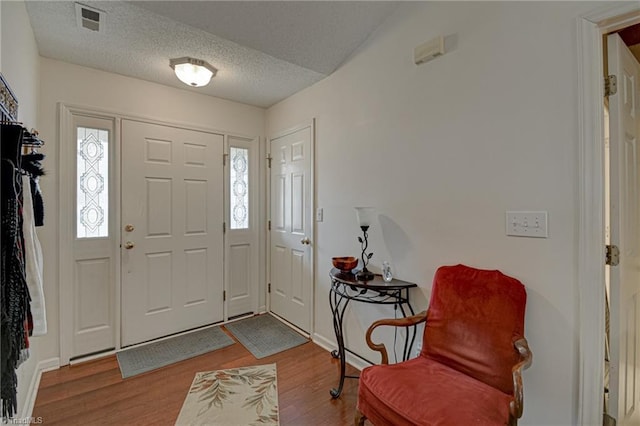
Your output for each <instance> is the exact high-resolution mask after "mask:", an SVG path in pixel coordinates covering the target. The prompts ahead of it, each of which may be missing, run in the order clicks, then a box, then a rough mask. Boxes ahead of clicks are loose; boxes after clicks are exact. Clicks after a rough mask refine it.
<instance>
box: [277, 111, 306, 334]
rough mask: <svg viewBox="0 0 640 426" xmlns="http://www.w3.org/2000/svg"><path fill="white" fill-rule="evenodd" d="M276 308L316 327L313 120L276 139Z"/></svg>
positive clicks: (292, 319) (302, 325)
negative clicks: (313, 316) (314, 299)
mask: <svg viewBox="0 0 640 426" xmlns="http://www.w3.org/2000/svg"><path fill="white" fill-rule="evenodd" d="M270 152H271V200H270V204H271V208H270V210H271V214H270V217H271V233H270V237H271V244H270V258H271V262H270V272H271V311H273V312H274V313H275V314H277V315H279V316H281V317H282V318H284V319H286V320H287V321H289V322H291V323H292V324H294V325H296V326H297V327H299V328H300V329H302V330H304V331H307V332H310V331H311V315H312V313H313V309H312V296H313V295H312V293H313V255H312V253H313V250H312V248H313V222H312V220H313V214H312V212H313V206H312V200H313V194H312V188H313V185H312V182H313V172H312V171H313V170H312V165H313V126H312V124H309V125H305V126H301V127H299V128H297V129H294V130H292V131H289V132H285V133H283V134H282V135H281V136H278V137H276V138H273V139H271V142H270Z"/></svg>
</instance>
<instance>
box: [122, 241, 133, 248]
mask: <svg viewBox="0 0 640 426" xmlns="http://www.w3.org/2000/svg"><path fill="white" fill-rule="evenodd" d="M135 246H136V244H135V243H134V242H133V241H127V242H126V243H124V248H126V249H127V250H131V249H132V248H134V247H135Z"/></svg>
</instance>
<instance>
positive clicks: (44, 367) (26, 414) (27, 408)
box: [20, 358, 60, 419]
mask: <svg viewBox="0 0 640 426" xmlns="http://www.w3.org/2000/svg"><path fill="white" fill-rule="evenodd" d="M58 368H60V358H50V359H44V360H42V361H40V362H38V364H37V365H36V371H35V372H34V374H33V377H31V383H29V390H28V391H27V399H26V401H25V404H24V407H22V413H21V415H20V418H22V419H26V418H30V417H31V415H32V414H33V407H34V406H35V404H36V397H37V396H38V387H39V386H40V379H41V378H42V373H45V372H47V371H51V370H57V369H58Z"/></svg>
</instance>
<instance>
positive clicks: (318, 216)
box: [316, 207, 324, 222]
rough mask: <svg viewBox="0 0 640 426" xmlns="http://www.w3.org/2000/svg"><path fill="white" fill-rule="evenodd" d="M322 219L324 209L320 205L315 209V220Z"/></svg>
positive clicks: (319, 220)
mask: <svg viewBox="0 0 640 426" xmlns="http://www.w3.org/2000/svg"><path fill="white" fill-rule="evenodd" d="M323 219H324V211H323V210H322V207H319V208H317V209H316V222H322V221H323Z"/></svg>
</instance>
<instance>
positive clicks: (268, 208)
mask: <svg viewBox="0 0 640 426" xmlns="http://www.w3.org/2000/svg"><path fill="white" fill-rule="evenodd" d="M305 127H310V128H311V212H312V215H311V216H312V218H311V224H310V228H311V241H312V242H313V243H312V245H311V247H310V249H311V294H310V301H309V306H311V312H309V315H310V318H309V324H310V326H309V330H308V333H309V335H310V336H313V335H314V331H315V299H316V297H315V293H316V261H317V256H318V250H317V241H318V236H317V235H316V226H315V224H316V214H315V213H316V201H317V194H316V160H315V159H316V119H315V118H311V119H309V120H308V121H304V122H301V123H299V124H297V125H295V126H293V127H289V128H287V129H284V130H280V131H277V132H276V133H274V134H272V135H269V136H268V138H267V143H266V147H265V149H266V151H267V159H268V161H271V141H272V140H274V139H278V138H280V137H283V136H286V135H288V134H290V133H295V132H297V131H298V130H301V129H304V128H305ZM265 179H266V182H267V184H266V185H267V194H266V200H267V203H266V204H267V205H266V217H267V220H268V221H269V222H271V183H270V182H271V167H267V168H266V173H265ZM266 252H267V253H266V258H265V262H266V277H267V283H268V284H267V288H266V289H265V290H266V291H265V293H266V306H267V311H268V312H270V311H271V295H270V294H269V286H270V285H271V231H270V230H269V229H267V239H266ZM299 331H301V330H299ZM303 334H306V332H303Z"/></svg>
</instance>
